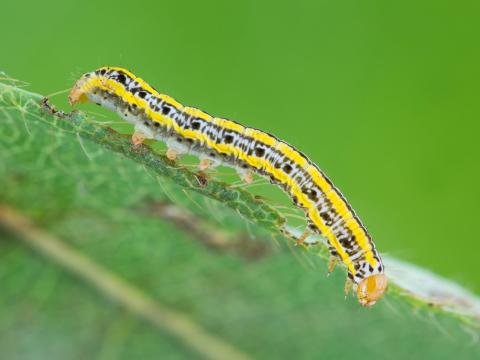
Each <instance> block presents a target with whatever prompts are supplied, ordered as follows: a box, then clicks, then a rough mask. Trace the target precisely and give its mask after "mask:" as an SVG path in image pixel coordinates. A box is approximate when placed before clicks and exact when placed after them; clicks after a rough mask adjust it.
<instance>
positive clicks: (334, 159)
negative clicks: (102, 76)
mask: <svg viewBox="0 0 480 360" xmlns="http://www.w3.org/2000/svg"><path fill="white" fill-rule="evenodd" d="M1 12H2V15H3V16H2V20H1V22H0V30H1V33H2V35H3V38H2V43H1V47H0V54H1V57H0V69H1V70H4V71H5V72H6V73H7V74H9V75H10V76H12V77H15V78H18V79H22V80H25V81H27V82H29V83H30V84H31V86H30V87H29V90H31V91H35V92H39V93H42V94H50V93H54V92H57V91H59V90H63V89H66V88H68V87H70V86H71V85H72V84H73V82H74V81H75V79H76V78H77V77H78V76H79V75H81V74H82V73H84V72H87V71H91V70H93V69H95V68H97V67H99V66H103V65H115V66H122V67H125V68H127V69H129V70H131V71H132V72H134V73H135V74H136V75H138V76H141V77H143V78H144V79H146V80H147V81H148V82H149V83H151V84H152V85H153V86H155V88H157V89H158V90H159V91H160V92H164V93H166V94H169V95H171V96H173V97H175V98H176V99H177V100H179V101H180V102H182V103H184V104H188V105H191V106H197V107H199V108H201V109H204V110H205V111H208V112H209V113H211V114H215V115H218V116H224V117H228V118H232V119H235V120H237V121H239V122H242V123H244V124H246V125H249V126H253V127H258V128H261V129H263V130H267V131H269V132H271V133H273V134H275V135H277V136H279V137H280V138H283V139H285V140H287V141H289V142H290V143H291V144H293V145H295V146H296V147H298V148H299V149H300V150H302V151H303V152H305V153H306V154H308V155H309V156H310V157H311V158H312V159H313V160H314V161H315V162H316V163H317V164H318V165H319V166H320V167H321V168H322V169H323V170H324V171H325V172H326V173H327V174H328V175H329V177H330V178H331V179H332V180H333V181H334V183H335V184H337V185H338V187H339V188H340V189H341V190H342V192H343V193H344V195H345V196H346V197H347V198H348V199H349V201H350V202H351V203H352V205H353V206H354V208H355V209H356V210H357V213H358V214H359V215H360V217H361V218H362V220H363V221H364V223H365V224H366V226H367V227H368V229H369V230H370V232H371V234H372V235H373V237H374V239H375V242H376V244H377V247H378V248H379V249H380V251H381V252H382V253H388V254H389V255H392V256H395V257H397V258H400V259H403V260H407V261H411V262H413V263H415V264H418V265H422V266H424V267H427V268H429V269H432V270H434V271H435V272H437V273H439V274H441V275H444V276H447V277H449V278H451V279H454V280H456V281H458V282H459V283H460V284H462V285H464V286H466V287H467V288H470V289H472V290H474V291H477V292H479V291H480V277H479V276H478V272H477V271H476V269H477V265H478V252H479V251H480V242H479V241H478V235H477V234H476V231H477V228H478V225H479V220H478V210H477V207H478V203H479V201H480V189H479V186H478V184H479V175H480V169H479V155H480V151H479V144H478V135H479V130H480V125H479V121H478V119H479V115H480V106H479V101H478V92H479V84H480V67H479V63H480V47H479V36H480V22H479V15H480V2H478V1H467V0H463V1H456V2H452V1H443V0H440V1H402V2H385V1H314V0H310V1H303V0H297V1H295V2H280V1H241V2H232V1H209V0H206V1H141V2H140V1H138V2H132V1H121V0H118V1H112V2H99V1H91V0H84V1H43V2H37V1H29V2H22V3H19V2H4V3H2V5H1ZM65 97H66V95H62V96H60V97H55V98H53V100H54V102H55V103H56V104H58V105H59V106H60V107H63V108H67V109H68V105H67V103H66V101H65ZM87 108H88V109H90V110H95V111H98V109H96V108H94V107H87ZM110 117H111V115H110Z"/></svg>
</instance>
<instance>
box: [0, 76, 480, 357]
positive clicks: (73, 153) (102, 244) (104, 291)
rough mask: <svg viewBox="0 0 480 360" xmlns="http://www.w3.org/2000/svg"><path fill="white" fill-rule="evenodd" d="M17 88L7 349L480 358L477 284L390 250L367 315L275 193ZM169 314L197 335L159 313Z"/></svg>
mask: <svg viewBox="0 0 480 360" xmlns="http://www.w3.org/2000/svg"><path fill="white" fill-rule="evenodd" d="M17 85H18V84H17V83H5V84H0V121H1V122H0V179H1V185H2V190H1V191H0V203H1V204H2V207H3V209H4V211H3V215H1V212H0V224H3V227H0V235H1V238H0V259H1V261H0V284H1V291H0V334H1V336H0V349H1V354H2V358H8V359H44V358H48V359H66V358H68V359H77V358H78V359H84V358H99V359H123V358H125V359H131V358H144V359H153V358H168V359H176V358H178V359H182V358H204V357H211V358H215V357H217V358H222V354H225V352H224V351H227V352H228V351H230V354H235V356H239V357H240V356H245V357H248V356H250V357H252V358H264V359H271V358H296V359H312V358H326V359H329V358H364V357H368V358H369V359H377V358H378V359H384V358H394V359H396V358H402V359H404V358H409V359H412V358H413V359H415V358H418V359H420V358H421V359H429V358H431V359H451V358H455V359H472V358H475V357H476V356H478V354H479V345H478V339H477V336H478V314H479V311H478V307H477V308H475V306H478V300H477V299H476V298H475V297H473V296H471V295H470V294H468V293H466V292H465V291H464V290H463V289H461V288H459V287H455V285H452V284H450V283H448V282H445V281H443V280H441V279H439V278H438V277H436V276H435V275H433V274H428V273H424V272H422V270H420V269H417V268H415V267H413V266H410V265H407V264H403V263H401V262H398V261H396V260H390V261H388V259H387V271H388V269H389V266H390V269H391V273H390V274H389V275H391V279H392V280H393V283H394V284H393V285H392V286H391V287H390V291H389V293H388V294H387V296H386V297H385V299H383V300H382V301H380V302H379V303H378V304H376V305H375V306H374V307H373V308H369V309H364V308H361V307H360V306H359V305H358V302H357V300H356V299H355V298H354V297H352V296H350V297H348V298H347V299H346V300H345V299H344V295H343V292H342V288H343V281H344V278H345V272H344V271H339V270H337V271H335V272H334V273H333V274H332V276H330V277H329V278H328V279H327V277H326V276H325V274H326V262H325V259H326V258H327V254H326V252H325V249H324V247H323V246H316V247H311V248H308V249H304V248H299V247H294V246H292V243H291V241H290V240H289V239H286V238H284V237H283V236H282V235H281V232H280V230H281V228H282V227H283V226H284V223H285V217H284V216H283V215H282V214H281V213H280V212H279V211H278V210H276V208H275V206H274V204H273V203H272V202H271V201H267V200H265V201H264V200H261V199H259V198H258V197H257V196H255V195H254V194H252V193H251V192H249V191H248V189H243V188H242V187H240V186H231V185H229V184H228V183H225V182H222V181H217V180H216V179H215V178H216V176H215V174H212V175H210V176H209V177H208V178H206V179H205V178H203V177H201V176H199V175H198V174H197V173H195V172H194V171H191V170H189V168H188V167H185V166H181V165H179V164H174V163H172V162H170V161H168V160H167V159H166V158H165V157H164V156H163V155H161V154H159V153H158V152H157V151H156V150H153V149H151V148H150V147H147V146H142V147H133V146H132V145H131V143H130V141H129V137H128V136H124V135H121V134H119V133H117V132H115V131H113V130H112V129H110V128H109V127H107V126H106V125H105V124H104V123H102V122H99V121H97V120H95V119H92V118H91V117H89V116H88V115H86V114H85V113H80V112H78V113H75V114H73V115H71V116H64V117H59V116H54V115H52V114H50V113H48V112H47V111H45V109H43V108H42V107H41V105H40V101H41V99H42V97H41V96H40V95H37V94H32V93H29V92H27V91H25V90H24V89H22V88H19V87H18V86H17ZM5 209H7V210H5ZM11 213H13V214H16V215H15V217H14V218H15V219H16V222H15V221H13V223H12V222H9V221H8V216H7V215H5V214H11ZM23 223H25V224H24V225H21V224H23ZM19 224H20V225H19ZM45 239H48V241H50V242H47V243H48V244H50V245H51V244H54V245H53V249H56V248H58V247H60V248H62V249H63V252H62V251H60V252H56V251H55V250H52V248H49V247H48V246H47V245H45V244H44V243H43V242H42V241H44V240H45ZM17 240H23V241H24V242H25V243H24V244H23V243H21V242H19V241H17ZM25 244H27V246H25ZM42 244H43V245H42ZM75 259H77V260H78V259H83V260H81V261H80V266H76V265H75V264H77V265H79V264H78V263H76V262H75ZM92 269H93V270H92ZM402 271H403V272H402ZM105 276H106V279H107V280H108V279H110V280H111V279H115V281H114V283H115V284H116V286H114V287H113V290H112V289H111V288H110V287H109V285H108V284H109V283H108V281H107V282H102V279H103V280H105ZM419 279H420V280H421V281H420V284H417V283H416V282H415V281H418V280H419ZM132 294H133V295H132ZM438 294H441V295H442V296H440V297H439V296H436V297H435V295H438ZM447 295H450V297H448V298H446V297H445V296H447ZM132 296H133V300H135V298H136V299H137V300H138V299H139V298H140V299H143V300H145V301H147V302H148V304H150V306H151V307H150V308H149V311H150V312H149V311H139V310H138V308H136V307H135V305H134V304H135V303H134V302H133V303H131V302H130V301H132ZM135 296H136V297H135ZM452 296H457V297H456V298H452ZM159 309H160V313H162V310H163V314H166V313H168V314H173V318H171V319H177V320H178V319H181V320H182V321H185V322H186V323H187V324H189V325H190V327H188V326H187V328H189V329H194V330H195V331H193V332H189V331H188V330H185V329H183V330H182V329H180V330H179V331H176V330H174V329H173V328H172V327H174V325H173V324H175V320H168V321H163V322H162V321H160V322H157V321H155V320H154V318H155V311H158V310H159ZM475 316H477V318H476V319H475ZM225 349H226V350H225ZM232 356H233V355H232ZM224 357H225V356H224Z"/></svg>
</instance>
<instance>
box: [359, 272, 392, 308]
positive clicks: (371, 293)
mask: <svg viewBox="0 0 480 360" xmlns="http://www.w3.org/2000/svg"><path fill="white" fill-rule="evenodd" d="M387 286H388V280H387V277H386V276H385V274H376V275H371V276H369V277H366V278H365V279H363V280H362V281H361V282H360V283H359V284H358V287H357V297H358V301H359V302H360V305H362V306H365V307H368V306H372V305H374V304H375V303H376V302H377V300H379V299H380V298H381V297H382V296H383V294H384V293H385V290H386V289H387Z"/></svg>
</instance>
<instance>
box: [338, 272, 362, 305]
mask: <svg viewBox="0 0 480 360" xmlns="http://www.w3.org/2000/svg"><path fill="white" fill-rule="evenodd" d="M352 287H353V281H352V280H351V279H350V278H349V277H347V280H345V286H344V287H343V292H344V294H345V299H346V298H347V296H348V293H349V292H350V290H352ZM362 305H363V304H362Z"/></svg>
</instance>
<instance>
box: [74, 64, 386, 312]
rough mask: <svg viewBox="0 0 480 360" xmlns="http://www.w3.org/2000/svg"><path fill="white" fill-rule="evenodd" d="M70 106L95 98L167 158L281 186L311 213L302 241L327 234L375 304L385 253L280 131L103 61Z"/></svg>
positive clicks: (137, 140)
mask: <svg viewBox="0 0 480 360" xmlns="http://www.w3.org/2000/svg"><path fill="white" fill-rule="evenodd" d="M69 102H70V104H71V105H75V104H77V103H83V102H93V103H96V104H98V105H101V106H103V107H105V108H107V109H109V110H112V111H114V112H117V113H118V114H119V115H120V116H121V117H122V118H123V119H125V120H126V121H127V122H129V123H131V124H133V125H134V126H135V132H134V134H133V135H132V142H133V144H134V145H139V144H141V143H142V142H143V141H144V140H145V139H156V140H161V141H164V142H165V143H166V144H167V154H166V155H167V157H168V158H169V159H171V160H175V159H177V158H178V157H179V156H180V155H182V154H187V153H188V154H193V155H196V156H198V158H199V160H200V163H199V168H200V170H207V169H209V168H214V167H216V166H219V165H221V164H223V165H226V166H229V167H233V168H235V169H236V170H237V172H238V173H239V175H240V177H241V178H242V179H243V180H244V181H245V182H246V183H251V182H252V180H253V174H254V173H256V174H258V175H260V176H262V177H266V178H268V179H269V180H270V181H271V182H272V183H274V184H276V185H278V186H280V187H281V188H282V189H283V190H284V191H285V192H286V193H287V194H288V195H289V196H290V198H291V199H292V201H293V202H294V204H295V205H296V206H297V207H299V208H301V209H302V210H303V211H304V212H305V215H306V219H307V230H306V231H305V232H304V233H303V234H302V235H301V236H300V237H299V238H298V239H297V242H298V243H299V244H300V243H303V242H304V241H305V240H306V239H307V237H308V236H309V235H310V234H311V233H312V232H314V233H317V234H320V235H322V236H323V237H325V238H326V239H327V244H328V247H329V251H330V254H331V261H330V265H329V271H330V272H331V271H332V270H333V267H334V266H335V262H336V260H337V259H338V260H340V261H341V262H342V263H343V264H344V265H345V266H346V268H347V274H348V277H347V283H346V287H345V288H346V292H348V290H349V288H350V287H351V286H355V288H356V292H357V297H358V301H359V303H360V304H361V305H362V306H371V305H373V304H375V303H376V301H377V300H378V299H380V298H381V297H382V295H383V294H384V292H385V290H386V288H387V283H388V281H387V277H386V275H385V273H384V267H383V264H382V260H381V258H380V255H379V254H378V252H377V250H376V248H375V245H374V243H373V241H372V239H371V236H370V235H369V234H368V232H367V230H366V229H365V227H364V226H363V224H362V223H361V221H360V219H359V218H358V216H357V215H356V213H355V211H354V210H353V209H352V207H351V206H350V204H349V203H348V202H347V201H346V200H345V198H344V197H343V195H342V194H341V193H340V191H339V190H338V189H337V188H336V187H335V186H334V185H333V184H332V182H331V181H330V180H329V179H328V178H327V176H326V175H325V174H324V173H323V172H322V171H321V170H320V169H319V168H318V167H317V165H315V164H314V163H313V162H312V161H311V160H310V159H308V158H307V157H306V156H305V155H304V154H303V153H301V152H300V151H298V150H297V149H295V148H294V147H293V146H291V145H289V144H288V143H286V142H285V141H282V140H280V139H278V138H277V137H275V136H273V135H271V134H269V133H266V132H263V131H261V130H258V129H255V128H250V127H246V126H243V125H241V124H239V123H237V122H235V121H232V120H228V119H224V118H219V117H212V116H210V115H209V114H207V113H206V112H203V111H201V110H199V109H196V108H193V107H186V106H183V105H182V104H180V103H179V102H177V101H176V100H175V99H173V98H171V97H170V96H168V95H164V94H160V93H159V92H158V91H157V90H155V89H154V88H153V87H151V86H150V85H148V84H147V83H146V82H145V81H144V80H142V79H141V78H138V77H136V76H135V75H133V74H132V73H131V72H129V71H127V70H125V69H122V68H119V67H108V66H107V67H101V68H99V69H97V70H95V71H92V72H88V73H86V74H84V75H82V77H81V78H80V79H79V80H77V82H76V83H75V85H74V86H73V88H72V90H71V91H70V94H69Z"/></svg>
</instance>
